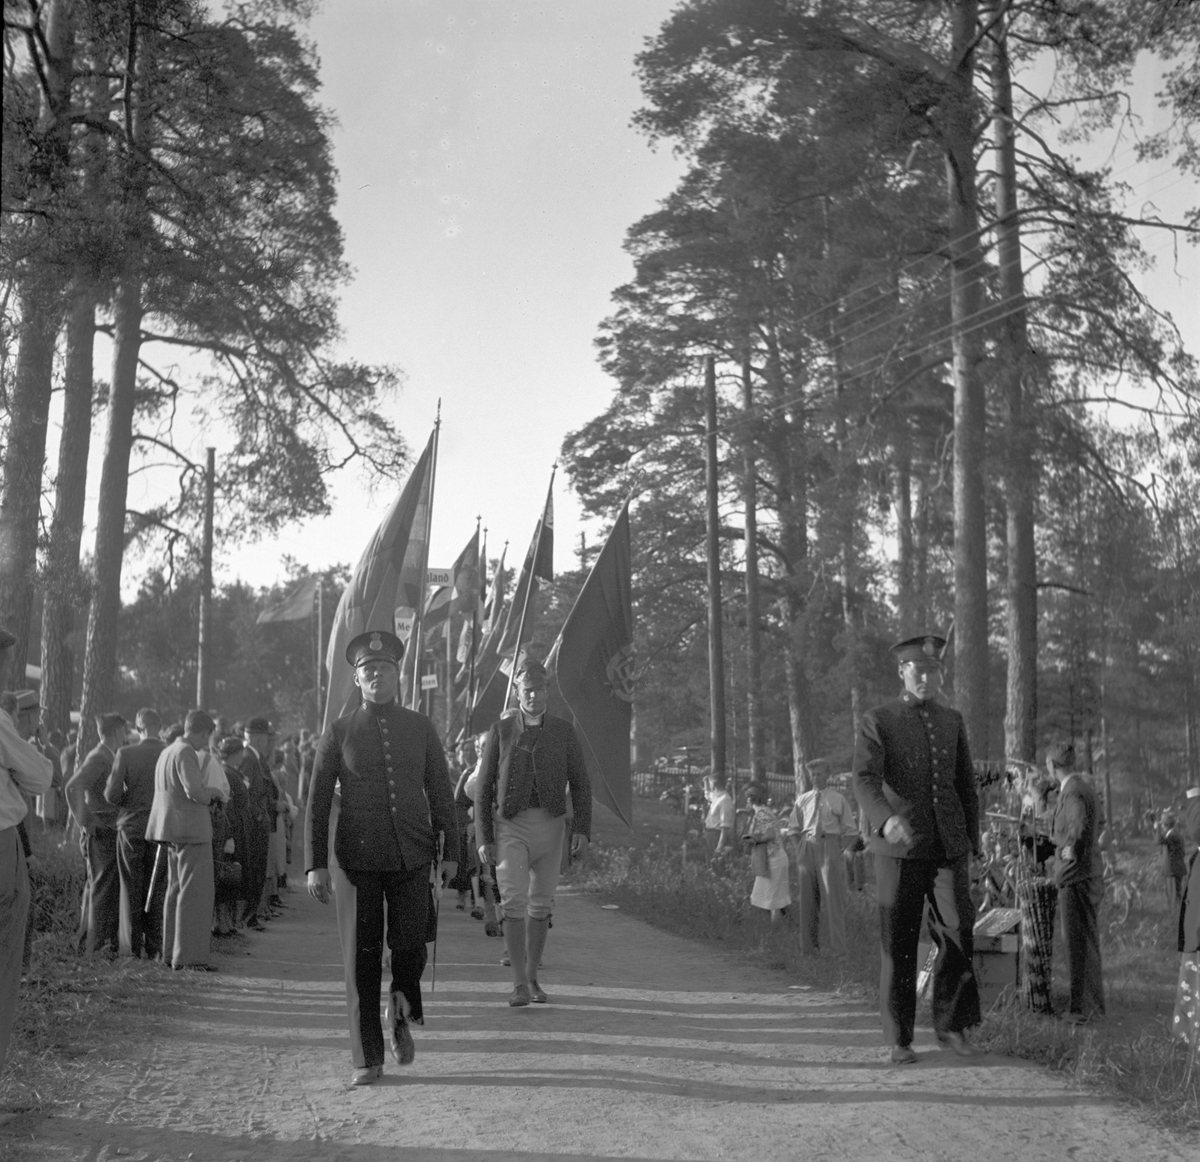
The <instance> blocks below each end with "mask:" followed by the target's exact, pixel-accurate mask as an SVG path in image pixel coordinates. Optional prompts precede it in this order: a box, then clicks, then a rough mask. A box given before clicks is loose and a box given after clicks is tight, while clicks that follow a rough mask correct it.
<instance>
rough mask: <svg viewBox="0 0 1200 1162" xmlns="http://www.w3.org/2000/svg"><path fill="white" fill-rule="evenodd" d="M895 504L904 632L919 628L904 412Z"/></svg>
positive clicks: (895, 459) (895, 448)
mask: <svg viewBox="0 0 1200 1162" xmlns="http://www.w3.org/2000/svg"><path fill="white" fill-rule="evenodd" d="M892 507H893V508H894V509H895V510H896V617H897V620H898V622H899V625H900V633H901V634H902V635H903V634H908V633H910V632H914V633H915V632H916V626H917V622H916V594H915V593H914V591H913V586H914V581H915V573H916V562H915V561H914V560H913V496H912V437H911V435H910V433H909V430H908V420H907V418H906V417H904V416H901V417H900V420H899V423H898V424H897V427H896V436H895V440H894V442H893V444H892Z"/></svg>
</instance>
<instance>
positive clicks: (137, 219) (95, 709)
mask: <svg viewBox="0 0 1200 1162" xmlns="http://www.w3.org/2000/svg"><path fill="white" fill-rule="evenodd" d="M156 9H157V3H156V0H126V13H127V21H128V38H127V47H126V56H125V67H124V76H123V81H122V102H123V105H124V113H125V117H124V131H125V132H124V141H123V142H122V148H123V158H122V161H123V165H124V173H123V189H122V195H123V196H122V205H121V219H122V222H123V224H124V232H125V239H124V247H125V248H124V254H123V268H122V271H121V273H120V275H119V276H118V278H117V280H116V291H115V293H114V295H113V362H112V382H111V384H110V387H109V393H108V416H107V421H108V422H107V428H106V431H105V437H104V463H103V466H102V467H101V470H100V496H99V505H98V510H97V514H96V551H95V554H94V568H95V575H94V578H93V588H92V603H91V606H90V608H89V610H88V627H87V643H86V645H85V647H84V655H83V694H82V696H81V697H80V705H79V714H80V722H79V751H80V753H81V754H83V753H85V752H86V751H87V749H88V748H89V747H90V746H92V745H93V743H94V741H95V738H96V735H95V721H94V719H95V715H96V714H98V713H104V712H105V711H107V710H109V709H110V708H111V706H112V699H113V694H114V692H115V687H116V677H117V620H118V618H119V616H120V613H121V567H122V565H123V563H124V559H125V505H126V499H127V497H128V493H129V457H130V453H131V452H132V450H133V413H134V404H135V401H136V395H137V370H138V356H139V353H140V351H141V345H142V314H143V310H144V308H143V305H142V278H143V270H142V262H143V256H144V253H145V241H146V238H147V236H148V234H149V232H150V229H151V227H150V225H149V215H148V213H147V209H146V180H147V174H146V164H147V163H146V154H147V152H148V148H149V147H148V144H147V141H146V136H147V134H146V121H145V118H144V116H143V113H142V106H143V102H144V101H145V99H146V94H147V93H148V92H150V91H152V89H153V74H154V57H153V53H152V52H150V51H148V46H147V44H146V43H145V40H146V37H147V36H148V35H149V32H150V30H151V29H152V28H153V26H154V22H155V19H156V16H157V12H156Z"/></svg>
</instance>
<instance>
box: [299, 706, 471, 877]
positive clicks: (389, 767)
mask: <svg viewBox="0 0 1200 1162" xmlns="http://www.w3.org/2000/svg"><path fill="white" fill-rule="evenodd" d="M335 786H338V787H340V790H341V795H342V803H341V812H340V814H339V815H338V822H337V833H336V836H337V837H336V839H335V841H334V853H335V854H336V855H337V860H338V863H339V864H340V865H341V866H342V867H345V868H350V869H352V870H356V871H396V870H400V869H402V868H410V869H412V868H417V867H419V866H421V865H422V864H429V863H432V862H433V860H434V859H435V858H436V856H437V835H438V832H441V833H443V834H444V835H445V851H444V852H443V856H444V858H445V859H447V860H454V861H456V862H457V860H458V856H459V831H458V824H457V821H456V819H455V814H454V794H453V790H452V788H451V786H450V776H449V774H448V773H447V770H446V754H445V752H444V751H443V750H442V744H441V742H440V741H439V740H438V736H437V732H436V731H435V730H434V728H433V724H432V723H431V722H430V721H429V719H428V718H426V717H425V715H423V714H418V713H416V711H413V710H405V709H403V708H401V707H400V706H397V705H396V703H395V702H388V703H385V704H383V705H377V704H375V703H372V702H366V703H364V704H363V705H362V706H361V707H359V709H357V710H355V711H353V712H351V713H350V714H347V715H344V716H343V717H341V718H339V719H337V721H335V722H333V723H331V724H330V726H329V729H328V730H326V731H325V733H324V734H323V735H322V736H321V741H320V742H319V743H318V744H317V755H316V759H315V761H314V763H313V774H312V787H311V790H310V791H309V796H308V815H307V817H306V820H305V827H304V847H305V855H306V858H305V866H306V869H307V870H308V871H312V870H313V869H314V868H326V867H328V866H329V812H330V808H331V807H332V804H333V792H334V787H335Z"/></svg>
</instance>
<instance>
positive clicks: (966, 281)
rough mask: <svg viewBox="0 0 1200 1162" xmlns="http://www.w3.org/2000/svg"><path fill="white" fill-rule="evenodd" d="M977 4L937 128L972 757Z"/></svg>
mask: <svg viewBox="0 0 1200 1162" xmlns="http://www.w3.org/2000/svg"><path fill="white" fill-rule="evenodd" d="M977 24H978V4H977V3H976V0H957V3H956V4H955V5H954V7H953V8H952V10H951V49H950V59H951V60H952V61H953V62H954V68H953V70H952V71H951V73H950V79H949V84H950V88H951V93H950V95H949V96H948V98H947V100H946V102H945V107H944V117H943V125H942V133H943V139H944V144H945V149H946V184H947V195H948V197H947V202H948V208H949V212H948V215H947V226H948V231H949V236H950V237H949V242H948V247H949V251H950V317H951V324H952V336H951V346H952V350H953V356H954V359H953V364H954V662H955V667H954V668H955V684H954V694H955V700H956V702H957V705H958V709H959V710H960V711H961V712H962V715H963V718H964V719H965V721H966V727H967V738H968V741H969V743H970V746H971V753H972V754H973V755H974V756H975V757H976V758H986V757H987V754H988V616H987V614H988V611H987V528H986V525H985V506H984V483H983V482H984V457H985V454H986V412H985V408H984V402H985V401H984V391H983V381H982V379H981V377H980V374H979V363H980V353H981V350H982V348H981V343H980V339H979V331H978V327H979V323H980V314H979V312H980V307H981V304H982V302H983V293H982V279H983V256H982V253H981V251H980V245H979V207H978V196H977V191H976V186H975V182H976V165H975V134H974V119H973V112H972V111H973V108H974V103H975V97H974V75H975V64H974V60H975V52H974V48H973V47H972V46H973V43H974V39H975V36H976V32H977Z"/></svg>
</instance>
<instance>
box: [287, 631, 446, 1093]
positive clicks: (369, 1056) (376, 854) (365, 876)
mask: <svg viewBox="0 0 1200 1162" xmlns="http://www.w3.org/2000/svg"><path fill="white" fill-rule="evenodd" d="M403 655H404V643H403V642H402V641H401V640H400V639H399V638H398V637H396V635H395V634H391V633H387V632H386V631H383V630H378V631H371V632H368V633H364V634H360V635H359V636H358V637H356V638H354V639H353V640H352V641H351V642H350V644H349V645H348V646H347V647H346V660H347V661H348V662H349V663H350V665H351V666H353V667H354V683H355V685H356V686H358V688H359V690H360V691H361V693H362V699H363V703H362V705H361V706H360V707H359V708H358V709H357V710H354V711H352V712H351V713H350V714H346V715H344V716H343V717H341V718H339V719H337V721H335V722H333V723H331V724H330V726H329V728H328V729H327V730H326V731H325V733H324V734H323V735H322V736H321V741H320V743H319V744H318V745H317V754H316V758H315V760H314V762H313V774H312V783H311V787H312V789H311V791H310V795H309V808H308V816H307V819H306V821H305V829H304V847H305V867H306V868H307V870H308V891H309V894H310V895H311V896H313V897H314V898H315V899H317V900H320V901H321V903H323V904H327V903H328V902H329V889H330V886H331V884H332V885H333V887H334V889H335V892H336V895H337V920H338V933H339V935H340V937H341V943H342V963H343V965H344V967H345V973H346V1004H347V1007H348V1010H349V1013H348V1016H349V1023H350V1054H351V1057H352V1059H353V1061H354V1075H353V1077H352V1078H351V1083H352V1084H353V1085H370V1084H371V1083H372V1082H375V1081H378V1080H379V1078H380V1077H382V1076H383V1031H382V1029H381V1027H380V1023H379V986H380V983H381V981H382V978H383V938H384V920H385V912H386V921H387V943H388V948H389V949H390V951H391V954H392V984H391V988H390V989H389V992H388V998H389V1000H388V1010H387V1021H388V1028H389V1031H390V1040H391V1050H392V1056H393V1057H394V1058H395V1059H396V1061H397V1062H398V1063H399V1064H400V1065H409V1064H411V1063H412V1060H413V1058H414V1056H415V1055H416V1047H415V1046H414V1044H413V1039H412V1032H411V1030H410V1025H414V1024H416V1025H423V1024H424V1023H425V1021H424V1016H423V1011H422V1007H421V974H422V973H423V972H424V971H425V961H426V958H427V955H428V953H427V951H426V947H425V944H426V941H427V940H432V939H433V934H432V933H431V932H430V927H431V924H432V923H433V922H434V921H435V916H434V912H433V904H432V894H431V892H430V888H429V878H430V877H429V873H430V868H431V866H432V865H433V864H434V862H435V860H436V859H437V856H438V841H439V836H440V837H441V838H442V840H443V841H444V844H445V849H444V855H445V862H444V863H443V864H442V871H443V873H444V874H445V875H446V876H447V877H449V878H452V877H453V876H454V873H455V871H456V870H457V868H458V823H457V820H456V819H455V814H454V800H453V798H452V796H451V788H450V777H449V774H448V773H447V770H446V755H445V752H444V751H443V750H442V744H441V742H440V741H439V739H438V736H437V732H436V731H435V730H434V728H433V724H432V723H431V722H430V721H429V719H428V718H426V717H425V715H423V714H418V713H417V712H416V711H413V710H405V709H402V708H401V707H400V706H399V705H397V702H396V694H397V691H398V690H399V687H400V669H399V667H400V659H401V657H403ZM335 787H339V788H340V790H341V795H342V802H341V812H340V814H339V816H338V820H337V828H336V832H335V838H334V854H335V855H336V856H337V866H336V867H335V868H334V869H333V873H332V876H331V875H330V869H329V813H330V809H331V807H332V804H333V792H334V788H335Z"/></svg>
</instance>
